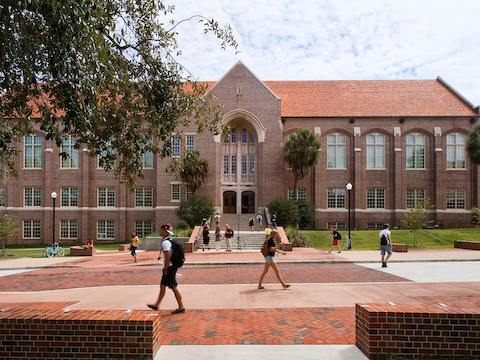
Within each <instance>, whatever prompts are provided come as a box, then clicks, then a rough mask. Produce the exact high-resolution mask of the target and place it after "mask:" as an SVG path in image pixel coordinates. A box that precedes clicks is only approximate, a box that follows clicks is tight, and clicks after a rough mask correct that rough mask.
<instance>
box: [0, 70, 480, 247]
mask: <svg viewBox="0 0 480 360" xmlns="http://www.w3.org/2000/svg"><path fill="white" fill-rule="evenodd" d="M209 86H210V89H209V92H210V93H211V94H213V95H214V96H215V98H216V99H217V101H218V102H219V103H220V104H221V105H222V112H223V114H224V121H225V122H226V123H228V124H229V125H231V126H232V127H237V128H238V129H239V130H241V129H243V128H245V129H248V131H250V132H251V133H252V136H253V138H254V144H252V145H251V149H253V150H248V151H253V152H252V153H249V155H248V156H250V154H251V156H252V158H254V159H255V160H254V174H250V175H251V176H250V177H249V179H248V180H245V181H244V180H237V181H233V182H232V181H230V180H229V181H226V180H225V179H224V175H223V172H224V155H225V154H226V152H225V151H226V150H225V149H226V148H225V144H224V142H223V138H222V136H213V135H212V134H211V133H209V132H204V133H201V134H196V129H195V128H193V127H191V128H185V129H183V133H184V135H183V136H184V137H183V139H182V148H183V149H184V148H185V135H186V134H195V148H196V149H197V150H198V151H199V152H200V155H201V157H202V158H204V159H206V160H207V161H208V163H209V169H210V170H209V171H210V174H209V177H208V179H207V181H206V183H205V184H204V185H203V186H202V188H201V189H200V190H199V195H204V196H208V197H209V198H211V199H212V201H213V203H214V205H215V206H216V207H217V209H218V210H219V211H220V212H222V211H224V210H226V208H225V205H226V203H224V194H225V192H227V191H228V192H231V193H232V192H233V193H234V194H235V195H234V197H235V199H230V200H229V201H233V205H232V204H230V205H231V207H230V208H229V211H232V210H233V211H234V212H245V211H256V209H258V208H262V207H264V206H266V204H267V203H268V202H269V201H270V200H271V199H273V198H275V197H277V196H287V194H288V189H289V187H292V184H293V178H292V174H291V171H289V170H288V169H287V166H286V164H285V163H284V162H283V143H284V142H285V141H286V140H287V136H288V134H289V133H290V132H292V131H294V130H295V129H297V128H307V129H309V130H311V131H312V132H313V133H315V134H316V135H317V137H318V139H319V140H320V142H321V153H320V160H319V162H318V164H317V165H316V166H315V167H314V168H313V169H312V170H311V171H310V174H309V175H308V176H307V177H306V178H304V179H303V180H301V181H300V183H299V188H301V189H305V194H306V198H307V200H309V201H311V202H313V203H314V204H315V207H316V209H317V217H316V227H317V228H322V229H323V228H326V227H327V224H331V223H339V224H340V225H346V223H347V209H346V206H345V207H344V208H335V209H332V208H329V207H328V202H327V192H328V189H329V188H340V189H344V188H345V184H346V183H348V182H350V183H352V184H353V190H352V191H351V196H352V220H353V223H352V225H353V227H356V228H368V227H373V226H375V225H377V224H382V223H385V222H388V223H390V225H391V226H392V227H395V226H398V227H401V226H402V222H401V220H402V218H403V216H404V214H405V211H406V206H407V204H406V202H407V200H406V197H407V190H408V189H417V188H419V189H423V190H424V191H425V197H428V198H430V199H431V200H432V202H433V204H434V205H435V208H436V211H435V212H434V213H433V215H432V219H431V223H432V225H435V224H436V225H439V226H443V227H449V226H469V225H470V224H471V220H472V218H471V215H470V211H469V209H471V207H474V206H478V205H479V191H478V167H477V166H474V165H472V164H471V163H470V161H469V159H468V158H466V164H465V167H464V168H461V169H447V166H446V136H447V135H448V134H450V133H460V134H464V135H465V136H466V135H467V134H468V132H469V131H470V130H471V129H472V128H473V126H475V124H476V122H477V118H478V108H477V109H474V108H473V107H472V106H470V105H469V104H467V103H466V102H465V100H463V98H461V97H459V95H458V94H456V93H455V92H453V90H451V89H448V88H447V87H446V85H445V84H443V83H440V82H439V81H435V80H431V81H423V82H418V83H417V82H415V81H411V82H408V81H393V82H388V81H384V82H371V83H369V82H365V81H359V82H355V81H352V82H335V81H333V82H332V81H330V82H328V81H327V82H288V81H285V82H282V81H275V82H269V81H266V82H262V81H260V80H259V79H257V78H256V77H255V75H253V73H252V72H250V70H249V69H247V68H246V67H245V66H244V65H243V64H241V63H238V64H236V65H235V66H233V67H232V68H231V69H230V70H229V71H228V72H227V73H226V74H225V76H224V77H222V79H220V80H219V81H218V82H216V83H209ZM325 89H327V90H328V91H330V92H329V93H327V92H326V91H327V90H325ZM389 91H390V92H389ZM335 92H337V93H338V99H336V96H335V94H337V93H335ZM372 92H373V94H374V95H368V94H370V93H372ZM411 93H413V95H411ZM409 94H410V95H409ZM368 96H370V97H368ZM339 99H342V101H340V100H339ZM347 106H350V107H351V109H349V108H348V107H347ZM362 114H363V115H362ZM382 114H384V115H383V116H382ZM415 114H417V115H415ZM333 133H339V134H343V135H345V138H346V144H345V151H346V164H345V169H340V170H337V169H328V168H327V157H328V149H327V147H328V145H327V137H328V135H329V134H333ZM371 133H378V134H382V135H383V136H384V141H385V144H384V168H382V169H373V170H372V169H367V166H366V161H367V160H366V152H367V149H366V147H367V146H366V137H367V135H368V134H371ZM412 133H421V134H423V135H424V137H425V166H424V169H406V136H407V135H408V134H412ZM238 136H239V137H240V134H238ZM239 141H240V139H239ZM41 147H42V167H41V168H40V169H24V168H23V161H24V147H23V143H19V144H18V145H17V150H18V155H17V164H18V167H17V170H18V174H19V176H18V177H17V178H7V179H5V181H4V184H2V185H3V187H4V188H5V196H4V206H3V207H0V212H2V213H7V214H15V216H16V217H17V218H18V219H19V220H20V221H23V220H28V219H32V220H39V221H40V232H41V234H40V236H37V237H36V238H35V239H31V238H27V237H25V236H23V234H20V236H19V238H18V239H17V240H18V242H22V243H35V242H41V243H46V242H49V241H51V238H52V228H51V226H52V225H51V224H52V200H51V199H50V193H51V192H52V191H56V192H57V193H59V197H60V188H61V187H75V188H78V190H79V199H78V206H77V207H71V208H64V207H58V206H59V201H60V199H57V202H56V204H57V211H56V224H55V226H56V229H55V237H56V239H57V240H59V238H60V229H59V227H60V222H59V221H60V220H62V219H64V220H76V223H77V225H78V234H77V239H78V240H75V239H73V240H64V239H60V240H61V242H63V243H67V242H79V241H83V242H85V241H86V239H87V238H92V239H97V238H98V236H97V235H98V234H97V221H102V220H111V221H113V223H114V229H113V232H114V235H113V238H114V239H115V240H119V241H124V240H126V239H128V237H129V234H130V233H131V231H133V230H134V222H135V221H140V220H144V221H150V222H151V223H152V224H153V229H154V230H156V229H157V227H158V226H159V225H160V224H161V223H164V222H171V223H178V222H179V220H178V219H176V216H175V209H176V208H177V207H178V205H179V201H172V199H171V186H172V182H175V181H176V179H175V178H174V177H173V176H171V175H169V174H167V173H166V172H165V169H166V167H167V166H168V163H169V159H160V158H159V157H157V156H154V162H153V165H154V166H153V169H146V170H144V175H145V176H144V178H143V179H141V180H140V181H139V186H145V187H150V188H152V189H153V204H152V206H149V207H142V208H139V207H135V198H134V193H133V192H132V191H130V190H129V189H128V188H127V187H126V186H125V185H123V184H120V183H119V182H118V181H117V180H116V179H115V177H114V175H113V174H111V173H107V172H105V171H104V170H102V169H98V168H97V161H96V159H94V158H91V157H90V156H89V153H88V151H87V149H84V148H83V147H81V148H80V150H79V154H78V157H79V159H78V168H76V169H61V168H60V157H59V152H60V150H59V149H58V148H57V147H56V146H55V144H53V143H52V142H51V141H46V140H45V139H43V140H42V144H41ZM237 149H238V153H237V154H238V156H237V157H236V160H235V161H236V167H237V170H236V171H237V174H238V178H237V179H240V178H242V179H243V178H244V176H243V173H241V172H242V171H243V169H241V167H242V166H243V164H242V155H244V154H246V153H245V152H244V151H247V150H245V149H246V147H245V149H244V150H242V148H241V146H238V148H237ZM249 149H250V148H249ZM232 154H233V153H232ZM230 159H231V158H230ZM247 159H249V158H247ZM231 161H234V160H232V159H231ZM229 166H230V168H229V169H230V170H231V171H233V170H232V169H231V166H232V164H230V165H229ZM247 166H249V165H247ZM248 171H250V169H248ZM245 178H246V177H245ZM104 186H111V187H114V189H115V206H114V207H110V208H102V207H98V206H97V189H98V188H99V187H104ZM25 187H38V188H40V189H41V191H42V203H41V206H39V207H25V206H24V203H23V202H24V199H23V191H24V188H25ZM372 188H379V189H383V191H384V207H383V208H380V209H370V208H367V199H366V198H367V191H368V189H372ZM449 189H461V190H462V191H464V193H465V205H464V206H463V208H461V209H447V205H446V195H447V191H448V190H449ZM252 194H253V197H252ZM185 196H186V188H185V186H183V185H182V186H181V198H182V199H184V198H185ZM225 201H226V200H225ZM248 201H249V202H251V207H250V208H247V207H245V208H243V207H242V205H244V206H246V205H245V204H244V202H245V203H246V202H248ZM235 202H236V204H235ZM0 215H1V214H0ZM20 225H21V223H20ZM20 232H21V231H20Z"/></svg>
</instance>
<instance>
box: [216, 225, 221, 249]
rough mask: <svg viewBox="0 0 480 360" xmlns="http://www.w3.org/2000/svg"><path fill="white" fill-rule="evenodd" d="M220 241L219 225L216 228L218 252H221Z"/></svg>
mask: <svg viewBox="0 0 480 360" xmlns="http://www.w3.org/2000/svg"><path fill="white" fill-rule="evenodd" d="M220 240H221V236H220V225H219V224H218V225H216V226H215V248H216V249H217V251H220Z"/></svg>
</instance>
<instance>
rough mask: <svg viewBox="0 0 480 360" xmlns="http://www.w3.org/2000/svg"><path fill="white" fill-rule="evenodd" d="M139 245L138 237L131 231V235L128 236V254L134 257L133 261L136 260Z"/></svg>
mask: <svg viewBox="0 0 480 360" xmlns="http://www.w3.org/2000/svg"><path fill="white" fill-rule="evenodd" d="M139 245H140V239H139V238H138V236H137V233H136V232H133V233H132V237H131V238H130V254H131V255H132V256H133V258H134V259H135V261H134V262H138V260H137V249H138V246H139Z"/></svg>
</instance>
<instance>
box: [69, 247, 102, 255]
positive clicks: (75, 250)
mask: <svg viewBox="0 0 480 360" xmlns="http://www.w3.org/2000/svg"><path fill="white" fill-rule="evenodd" d="M96 253H97V250H96V249H95V248H94V247H93V248H88V247H85V248H84V247H83V246H71V247H70V255H71V256H95V254H96Z"/></svg>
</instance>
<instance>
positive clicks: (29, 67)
mask: <svg viewBox="0 0 480 360" xmlns="http://www.w3.org/2000/svg"><path fill="white" fill-rule="evenodd" d="M173 13H174V7H173V6H166V5H165V4H164V3H163V2H162V1H160V0H62V1H53V0H51V1H46V0H19V1H3V2H2V4H1V5H0V44H1V45H0V118H2V127H1V128H0V163H2V164H4V169H3V170H5V169H7V170H10V171H12V172H13V173H14V172H15V163H14V155H15V147H14V144H15V142H17V141H20V140H21V138H22V137H23V136H24V135H26V134H29V133H31V132H32V130H33V124H34V123H38V124H39V125H40V129H41V130H42V131H43V132H44V133H45V137H46V139H47V140H50V139H53V140H55V142H56V144H57V145H58V146H59V145H60V144H61V140H62V137H63V136H65V135H72V136H73V137H74V138H75V139H76V140H77V147H79V146H80V144H83V145H82V146H85V147H87V148H88V149H89V153H90V155H91V156H97V155H99V156H100V162H101V165H102V166H103V167H104V168H106V169H107V170H112V169H113V170H114V171H115V174H116V175H117V176H118V177H119V178H120V179H121V180H122V181H125V182H126V183H127V184H128V185H130V186H131V187H133V186H134V184H135V182H136V180H137V179H138V177H141V176H142V155H143V153H144V152H145V151H153V152H155V153H158V154H160V156H162V157H166V156H169V155H170V148H171V135H172V133H174V132H176V133H179V132H180V131H181V128H182V127H183V126H185V125H187V124H190V123H191V122H192V121H194V123H195V125H196V126H197V128H198V131H202V130H205V129H208V130H209V131H211V132H213V133H214V134H218V133H221V131H222V126H223V125H222V122H221V115H220V111H219V106H218V104H216V103H215V102H214V100H213V98H210V97H204V94H205V90H206V86H205V85H204V84H202V83H199V82H196V81H194V80H195V79H194V78H193V76H192V75H191V74H190V72H189V71H188V69H186V68H184V67H183V66H182V65H181V64H180V63H179V62H178V61H177V59H178V57H179V55H180V54H181V50H180V48H179V46H178V44H177V40H176V39H177V36H178V30H179V25H181V23H183V22H184V21H191V20H198V21H199V22H200V23H201V25H200V26H201V27H203V31H204V32H211V33H213V34H214V35H215V36H216V37H217V38H218V39H219V40H220V42H221V47H222V48H223V49H225V48H226V47H228V46H232V47H233V48H234V49H236V48H237V43H236V41H235V39H234V37H233V35H232V31H231V29H230V27H228V26H227V27H221V26H220V25H219V24H218V23H217V22H216V21H215V20H213V19H207V18H205V17H203V16H201V15H194V16H192V17H190V18H189V19H183V20H180V21H173V20H170V19H172V18H173ZM152 139H153V141H152ZM62 155H63V156H66V154H62ZM115 160H117V161H115Z"/></svg>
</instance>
